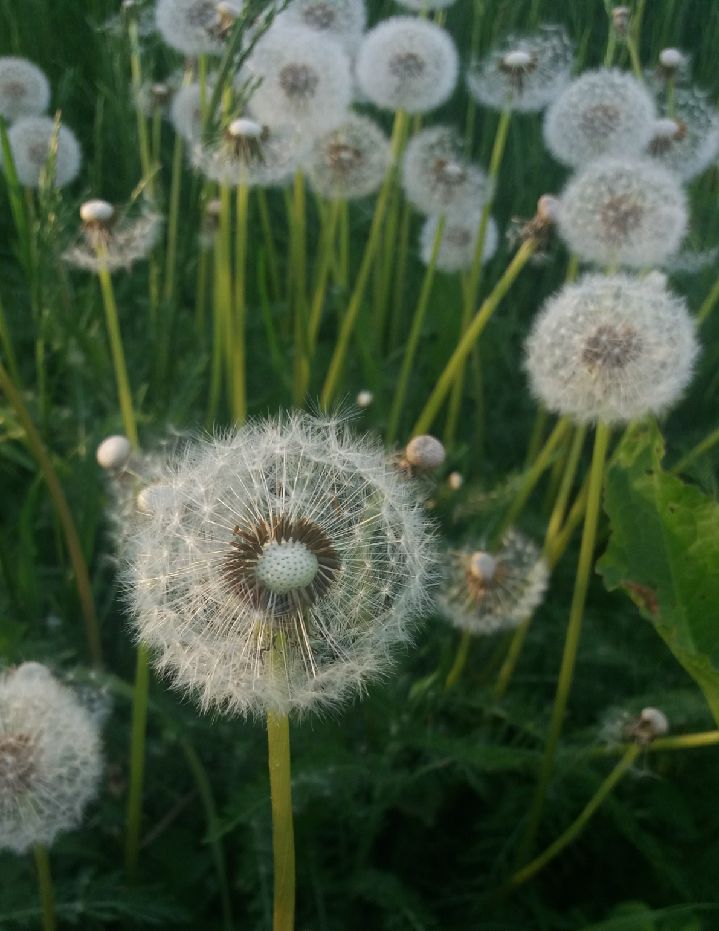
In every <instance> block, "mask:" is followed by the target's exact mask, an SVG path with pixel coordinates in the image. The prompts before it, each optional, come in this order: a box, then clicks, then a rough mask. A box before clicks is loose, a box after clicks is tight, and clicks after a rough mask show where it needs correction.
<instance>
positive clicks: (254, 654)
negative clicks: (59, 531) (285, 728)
mask: <svg viewBox="0 0 719 931" xmlns="http://www.w3.org/2000/svg"><path fill="white" fill-rule="evenodd" d="M158 481H159V483H161V484H163V485H164V486H165V487H166V488H168V489H169V494H168V496H167V499H166V500H163V502H162V505H161V506H160V507H157V508H153V509H152V510H151V511H150V512H149V513H147V514H140V515H137V516H136V517H135V518H134V520H133V527H132V530H131V532H130V534H129V540H128V542H127V543H125V546H126V549H127V556H128V570H127V577H126V578H127V588H128V595H129V599H130V602H131V605H132V608H133V614H134V616H135V623H136V628H137V635H138V637H139V638H140V639H141V640H142V641H143V642H145V643H147V644H148V646H150V647H151V648H152V649H153V652H154V654H155V659H156V663H157V666H158V668H159V669H160V670H161V671H163V672H165V673H167V675H168V676H169V677H170V679H171V681H172V682H173V683H174V684H175V685H176V686H177V687H179V688H183V689H185V690H187V691H189V692H191V693H192V694H194V695H195V696H197V697H198V699H199V701H200V704H201V706H202V707H203V708H212V707H214V708H220V709H223V710H227V711H229V712H233V713H239V714H250V713H258V714H263V713H265V712H267V711H268V710H275V711H283V712H287V711H296V712H302V711H306V710H309V709H311V708H316V707H321V706H325V705H328V704H334V703H336V702H338V701H339V700H341V699H342V698H344V697H345V696H346V695H348V694H349V693H351V692H353V691H357V690H360V691H361V690H362V689H363V688H364V687H365V685H366V682H367V681H368V680H369V679H371V678H373V677H376V676H378V675H382V674H385V673H386V672H387V670H388V669H389V667H390V663H391V655H390V654H391V648H392V647H393V646H394V645H395V644H398V643H401V642H404V641H406V640H407V639H408V638H409V636H410V632H411V619H412V616H413V615H414V614H415V613H416V612H417V611H418V610H419V609H420V608H421V607H422V606H423V605H425V603H426V600H427V590H428V584H429V580H430V577H431V569H430V564H431V557H432V543H431V538H430V535H429V533H428V530H427V524H426V518H425V517H424V516H423V514H422V509H421V507H420V506H419V504H418V503H417V501H416V499H415V496H414V489H413V484H412V483H411V482H408V481H407V480H406V479H403V478H402V477H401V476H399V475H398V474H397V473H396V472H395V471H394V470H393V469H392V467H391V465H390V463H389V461H388V459H387V457H386V454H385V453H384V451H383V450H382V449H381V447H380V446H379V445H377V444H374V443H373V442H370V441H369V440H365V439H358V438H356V437H354V436H352V435H351V433H350V431H349V429H348V427H347V425H346V424H345V423H342V422H339V421H337V420H334V419H331V418H312V417H310V416H308V415H304V414H299V413H296V414H290V415H286V416H284V417H282V418H280V419H276V420H267V421H255V422H250V423H248V424H246V425H245V426H243V427H241V428H239V429H237V430H235V431H233V432H231V433H228V434H227V435H226V436H224V437H221V438H216V439H208V440H204V441H202V442H196V443H191V444H189V445H188V446H187V447H186V449H185V450H184V451H183V452H182V453H180V454H178V455H177V456H175V457H174V458H173V459H172V460H171V461H170V462H168V463H166V464H165V468H164V474H163V475H162V476H161V477H160V478H159V479H158Z"/></svg>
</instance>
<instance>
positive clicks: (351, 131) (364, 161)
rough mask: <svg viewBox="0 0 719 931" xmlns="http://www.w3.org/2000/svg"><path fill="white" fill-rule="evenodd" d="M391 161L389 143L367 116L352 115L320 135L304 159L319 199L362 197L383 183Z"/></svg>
mask: <svg viewBox="0 0 719 931" xmlns="http://www.w3.org/2000/svg"><path fill="white" fill-rule="evenodd" d="M390 160H391V150H390V144H389V140H388V139H387V137H386V136H385V134H384V132H383V131H382V130H381V129H380V127H379V126H378V125H377V124H376V123H375V122H374V120H371V119H370V118H369V117H367V116H360V115H358V114H355V113H351V114H349V116H348V117H347V119H346V120H345V121H344V122H343V123H341V124H340V125H339V126H337V127H336V128H335V129H332V130H330V131H329V132H327V133H325V134H323V135H321V136H319V137H318V138H316V139H315V141H314V142H313V144H312V145H311V147H310V149H309V151H308V153H307V156H306V160H305V168H306V171H307V177H308V178H309V181H310V183H311V185H312V187H313V188H314V189H315V191H317V193H318V194H320V195H321V196H322V197H327V198H329V199H330V200H350V199H353V198H357V197H365V196H366V195H367V194H371V193H373V192H374V191H376V190H377V189H378V188H379V186H380V185H381V184H382V181H383V180H384V177H385V175H386V173H387V169H388V168H389V165H390Z"/></svg>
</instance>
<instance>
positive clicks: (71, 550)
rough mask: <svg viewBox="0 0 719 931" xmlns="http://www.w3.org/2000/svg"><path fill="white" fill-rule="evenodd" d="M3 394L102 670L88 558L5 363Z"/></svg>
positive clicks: (1, 371) (0, 380)
mask: <svg viewBox="0 0 719 931" xmlns="http://www.w3.org/2000/svg"><path fill="white" fill-rule="evenodd" d="M0 391H2V393H3V394H4V395H5V397H6V398H7V399H8V401H9V402H10V405H11V406H12V408H13V410H14V411H15V414H16V415H17V418H18V420H19V421H20V425H21V426H22V428H23V430H24V431H25V442H26V443H27V445H28V448H29V449H30V452H31V453H32V455H33V456H34V458H35V461H36V462H37V464H38V466H39V468H40V471H41V472H42V476H43V478H44V479H45V484H46V485H47V490H48V492H49V494H50V499H51V501H52V503H53V506H54V508H55V513H56V514H57V518H58V520H59V521H60V526H61V527H62V531H63V535H64V537H65V544H66V545H67V551H68V555H69V557H70V562H71V563H72V568H73V572H74V573H75V585H76V586H77V592H78V597H79V599H80V610H81V612H82V617H83V621H84V624H85V637H86V639H87V644H88V649H89V652H90V657H91V659H92V663H93V665H94V666H96V667H97V668H100V667H101V666H102V647H101V645H100V626H99V624H98V620H97V613H96V611H95V599H94V598H93V594H92V585H91V584H90V573H89V572H88V568H87V562H86V561H85V555H84V553H83V551H82V545H81V543H80V535H79V534H78V532H77V527H76V526H75V521H74V519H73V516H72V512H71V511H70V506H69V504H68V503H67V498H66V497H65V493H64V492H63V490H62V486H61V485H60V480H59V479H58V476H57V472H56V471H55V468H54V466H53V464H52V460H51V459H50V454H49V453H48V450H47V448H46V447H45V444H44V443H43V441H42V437H41V436H40V433H39V432H38V430H37V427H36V426H35V424H34V423H33V420H32V417H31V416H30V412H29V411H28V409H27V407H26V406H25V403H24V401H23V399H22V396H21V395H20V392H19V391H18V389H17V388H16V387H15V385H14V384H13V381H12V379H11V378H10V376H9V375H8V373H7V370H6V369H5V367H4V366H3V365H2V364H0Z"/></svg>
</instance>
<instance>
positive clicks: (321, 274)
mask: <svg viewBox="0 0 719 931" xmlns="http://www.w3.org/2000/svg"><path fill="white" fill-rule="evenodd" d="M341 208H342V201H339V200H336V201H333V202H332V203H331V204H330V206H329V211H328V214H329V215H328V218H327V220H326V221H325V223H324V229H323V231H322V233H323V235H322V238H321V242H320V254H319V257H318V261H317V273H316V280H315V287H314V291H313V294H312V304H311V307H310V316H309V322H308V343H309V352H310V356H312V354H313V352H314V349H315V346H316V344H317V331H318V330H319V328H320V321H321V319H322V306H323V304H324V299H325V294H326V293H327V281H328V280H329V275H330V269H331V268H332V257H333V253H334V248H335V234H336V232H337V224H338V222H339V216H340V211H341ZM308 374H309V373H308ZM306 390H307V385H306V384H305V387H304V391H303V392H302V395H303V397H304V392H305V391H306Z"/></svg>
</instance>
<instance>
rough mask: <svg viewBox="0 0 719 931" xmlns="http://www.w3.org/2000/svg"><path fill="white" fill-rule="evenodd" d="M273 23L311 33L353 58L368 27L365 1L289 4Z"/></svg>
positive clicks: (310, 0)
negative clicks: (299, 27) (316, 33)
mask: <svg viewBox="0 0 719 931" xmlns="http://www.w3.org/2000/svg"><path fill="white" fill-rule="evenodd" d="M276 23H277V25H278V26H280V25H287V26H304V27H305V28H307V29H313V30H315V31H316V32H319V33H322V34H323V35H325V36H327V37H328V38H331V39H334V40H335V41H336V42H339V43H340V45H342V46H343V47H344V49H345V50H346V51H347V52H348V53H349V54H353V53H354V51H355V50H356V48H357V46H358V45H359V42H360V40H361V38H362V33H363V32H364V30H365V26H366V24H367V10H366V8H365V3H364V0H292V2H291V3H290V4H289V6H287V7H286V9H285V10H284V11H283V12H282V13H280V15H279V16H278V17H277V20H276Z"/></svg>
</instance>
